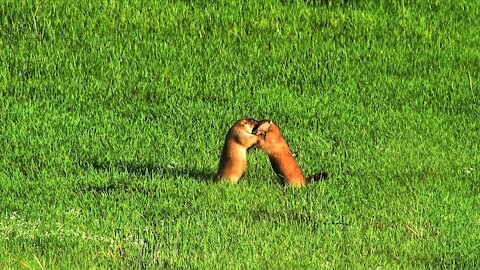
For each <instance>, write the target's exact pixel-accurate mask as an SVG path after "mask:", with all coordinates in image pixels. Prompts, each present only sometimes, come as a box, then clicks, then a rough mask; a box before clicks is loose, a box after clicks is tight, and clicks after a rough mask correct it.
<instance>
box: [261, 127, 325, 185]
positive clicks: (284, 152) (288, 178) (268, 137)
mask: <svg viewBox="0 0 480 270" xmlns="http://www.w3.org/2000/svg"><path fill="white" fill-rule="evenodd" d="M256 131H257V132H256V135H257V138H258V140H257V143H256V144H255V146H256V147H257V148H259V149H260V150H262V151H263V152H265V153H267V154H268V158H269V159H270V163H271V164H272V168H273V170H274V171H275V173H276V174H277V175H278V176H279V177H280V178H282V179H283V181H284V182H285V183H288V184H290V185H292V186H295V187H301V186H304V185H306V184H308V183H310V182H313V181H317V180H323V179H325V178H326V177H327V174H326V173H319V174H316V175H313V176H310V177H308V178H305V176H303V172H302V170H301V169H300V167H299V166H298V164H297V162H296V161H295V158H294V157H293V155H292V152H291V151H290V148H289V147H288V144H287V142H286V141H285V139H284V138H283V137H282V134H281V132H280V129H279V128H278V126H277V125H276V124H275V123H274V122H272V121H268V120H262V121H260V122H259V123H258V125H257V127H256Z"/></svg>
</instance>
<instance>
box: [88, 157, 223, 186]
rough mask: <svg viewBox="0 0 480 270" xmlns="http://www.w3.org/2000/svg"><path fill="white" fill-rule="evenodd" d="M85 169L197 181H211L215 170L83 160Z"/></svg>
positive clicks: (149, 163)
mask: <svg viewBox="0 0 480 270" xmlns="http://www.w3.org/2000/svg"><path fill="white" fill-rule="evenodd" d="M83 167H84V168H85V169H93V170H95V171H117V172H124V173H127V174H129V175H135V176H142V177H146V176H157V177H173V178H192V179H194V180H196V181H199V182H207V183H208V182H213V179H214V176H215V172H214V171H211V170H208V169H206V168H195V167H178V165H177V164H171V163H169V164H157V163H153V162H146V163H141V162H131V161H129V162H124V161H119V162H98V161H93V160H92V161H87V162H84V166H83Z"/></svg>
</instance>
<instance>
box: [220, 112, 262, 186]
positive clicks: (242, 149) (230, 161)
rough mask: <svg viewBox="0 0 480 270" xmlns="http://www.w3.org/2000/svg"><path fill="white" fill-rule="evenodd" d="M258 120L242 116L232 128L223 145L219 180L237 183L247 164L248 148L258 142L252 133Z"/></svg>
mask: <svg viewBox="0 0 480 270" xmlns="http://www.w3.org/2000/svg"><path fill="white" fill-rule="evenodd" d="M257 123H258V121H257V120H255V119H252V118H242V119H240V120H238V121H237V122H235V124H234V125H233V126H232V127H231V128H230V130H229V131H228V133H227V137H226V138H225V143H224V145H223V150H222V156H221V158H220V163H219V165H218V171H217V180H225V181H228V182H230V183H233V184H236V183H237V182H238V180H240V177H242V175H243V172H244V171H245V168H246V166H247V150H248V148H250V147H252V146H253V145H254V144H255V143H256V142H257V136H255V135H254V134H252V130H253V128H254V127H255V126H256V125H257Z"/></svg>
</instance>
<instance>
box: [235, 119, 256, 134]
mask: <svg viewBox="0 0 480 270" xmlns="http://www.w3.org/2000/svg"><path fill="white" fill-rule="evenodd" d="M237 125H239V126H242V127H244V128H245V129H246V130H247V131H248V133H252V132H253V129H254V128H255V127H256V126H257V125H258V121H257V120H255V119H253V118H246V117H244V118H242V119H240V120H238V122H237Z"/></svg>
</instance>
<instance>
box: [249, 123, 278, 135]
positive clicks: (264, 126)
mask: <svg viewBox="0 0 480 270" xmlns="http://www.w3.org/2000/svg"><path fill="white" fill-rule="evenodd" d="M272 124H273V122H272V121H270V120H262V121H260V122H258V124H257V125H256V126H255V128H254V129H253V131H255V132H256V134H258V135H262V134H265V133H267V132H268V131H269V130H270V127H271V126H272Z"/></svg>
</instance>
